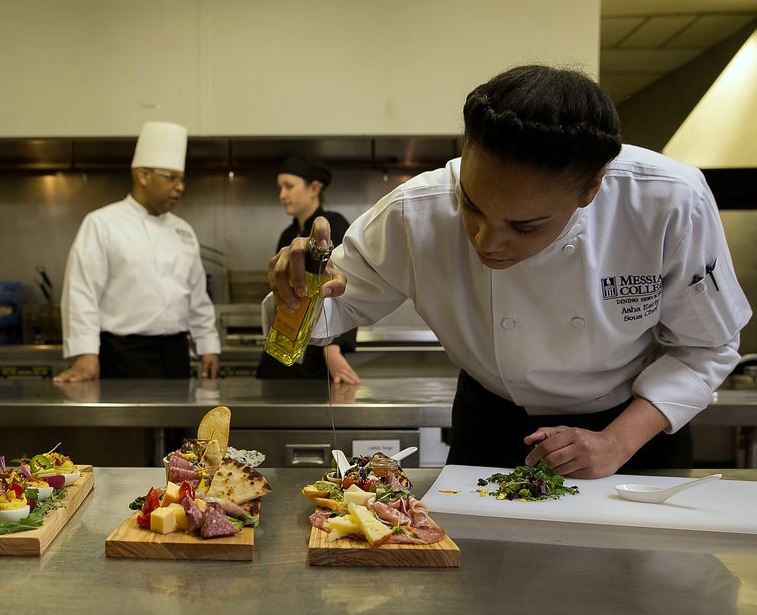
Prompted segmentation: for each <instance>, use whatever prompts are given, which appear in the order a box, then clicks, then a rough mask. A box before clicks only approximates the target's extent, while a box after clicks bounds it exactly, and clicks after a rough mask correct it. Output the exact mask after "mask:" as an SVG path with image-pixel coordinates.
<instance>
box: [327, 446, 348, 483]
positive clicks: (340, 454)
mask: <svg viewBox="0 0 757 615" xmlns="http://www.w3.org/2000/svg"><path fill="white" fill-rule="evenodd" d="M331 454H332V455H333V456H334V461H336V472H337V477H344V475H345V474H346V473H347V470H349V469H350V462H349V461H347V456H346V455H345V454H344V451H342V450H340V449H338V448H337V449H334V450H333V451H332V452H331Z"/></svg>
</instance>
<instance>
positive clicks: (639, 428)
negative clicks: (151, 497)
mask: <svg viewBox="0 0 757 615" xmlns="http://www.w3.org/2000/svg"><path fill="white" fill-rule="evenodd" d="M463 116H464V122H465V134H464V143H463V150H462V157H461V158H460V159H456V160H452V161H450V162H449V163H448V164H447V165H446V166H445V167H444V168H443V169H439V170H436V171H432V172H429V173H424V174H422V175H419V176H418V177H415V178H414V179H411V180H410V181H408V182H407V183H405V184H403V185H402V186H400V187H398V188H397V189H395V190H394V191H393V192H392V193H390V194H389V195H387V196H386V197H384V198H383V199H382V200H381V201H379V202H378V203H377V204H376V205H375V206H374V207H373V208H372V209H371V210H370V211H368V212H367V213H365V214H364V215H363V216H361V217H360V218H359V219H358V220H357V221H356V222H355V223H354V224H353V225H352V226H351V227H350V229H349V231H348V232H347V235H346V236H345V238H344V243H343V244H342V247H341V248H340V249H338V250H336V251H335V252H334V254H333V255H332V260H331V265H330V267H331V271H332V275H333V277H332V280H330V281H329V282H327V283H326V284H325V285H324V286H323V289H322V294H323V295H324V296H326V297H332V299H331V300H327V301H326V302H325V308H324V311H325V312H327V320H328V325H329V329H330V330H331V331H332V332H334V331H342V330H346V329H349V328H351V327H354V326H356V325H363V324H367V323H371V322H374V321H376V320H377V319H379V318H381V317H382V316H383V315H385V314H387V313H388V312H390V311H391V310H392V309H394V308H395V307H396V306H398V305H399V304H400V303H402V301H403V300H405V299H406V298H407V297H410V298H411V299H412V300H413V302H414V304H415V309H416V311H417V312H418V314H420V315H421V316H422V317H423V318H424V320H425V321H426V323H427V324H428V325H429V327H430V328H431V329H432V330H433V331H434V333H435V334H436V335H437V337H438V338H439V340H440V342H441V343H442V344H443V346H444V348H445V350H446V351H447V353H448V354H449V356H450V358H451V359H452V360H453V361H454V362H455V363H456V364H457V365H458V366H459V367H460V375H459V379H458V388H457V393H456V396H455V400H454V403H453V408H452V432H451V442H450V453H449V458H448V463H456V464H467V465H483V466H495V467H514V466H516V465H519V464H522V463H523V462H524V461H525V463H527V464H531V465H533V464H536V463H537V462H539V461H540V460H544V461H545V463H547V464H548V465H549V466H551V467H553V468H555V469H556V470H557V471H558V472H560V473H561V474H563V475H569V476H573V477H577V478H598V477H602V476H607V475H610V474H613V473H615V472H617V471H621V472H624V471H634V470H640V469H645V468H674V467H690V466H691V463H692V451H691V439H690V433H689V430H688V426H687V424H688V422H689V421H690V420H691V419H692V418H693V417H694V416H695V415H696V414H697V413H698V412H700V411H701V410H702V409H703V408H705V407H706V406H707V405H708V404H709V403H710V402H711V400H712V394H713V391H714V390H715V389H716V388H717V387H718V386H719V385H720V384H721V383H722V381H723V380H724V379H725V377H726V376H727V375H728V374H729V373H730V371H731V370H732V369H733V367H734V366H735V365H736V363H737V361H738V358H739V355H738V344H739V332H740V330H741V328H743V326H744V325H745V324H746V323H747V322H748V320H749V318H750V316H751V309H750V307H749V305H748V303H747V300H746V297H745V296H744V293H743V292H742V290H741V288H740V287H739V285H738V282H737V281H736V278H735V275H734V271H733V266H732V263H731V257H730V254H729V251H728V247H727V245H726V240H725V236H724V233H723V228H722V226H721V223H720V219H719V217H718V211H717V207H716V205H715V202H714V199H713V196H712V194H711V192H710V190H709V189H708V187H707V184H706V182H705V180H704V178H703V176H702V174H701V173H700V172H699V171H698V170H697V169H694V168H690V167H687V166H684V165H683V164H680V163H678V162H675V161H673V160H671V159H669V158H666V157H664V156H661V155H659V154H656V153H654V152H651V151H647V150H644V149H641V148H638V147H633V146H628V145H625V146H621V140H620V129H619V121H618V117H617V114H616V112H615V109H614V108H613V106H612V103H611V101H610V99H609V97H608V96H607V95H606V93H605V92H604V91H603V90H602V89H601V88H600V87H599V86H598V85H597V84H596V83H595V82H594V81H592V80H591V79H589V78H588V77H586V76H584V75H582V74H581V73H579V72H577V71H573V70H559V69H556V68H551V67H547V66H523V67H517V68H513V69H511V70H508V71H506V72H504V73H502V74H500V75H498V76H496V77H494V78H493V79H491V80H490V81H489V82H487V83H484V84H483V85H481V86H479V87H477V88H476V89H475V90H473V91H472V92H471V93H470V94H469V96H468V98H467V100H466V102H465V106H464V112H463ZM328 235H329V227H328V223H327V221H326V220H323V219H319V220H317V221H316V223H315V224H314V225H313V236H314V237H315V238H316V240H317V241H319V242H320V243H323V242H324V241H326V240H327V239H328ZM305 244H306V240H304V239H296V240H295V241H293V242H292V244H291V246H290V247H289V248H285V249H284V250H282V251H281V252H280V253H279V255H278V256H277V257H274V259H272V261H271V263H270V265H269V281H270V282H271V285H272V287H273V288H274V289H275V292H274V294H273V298H274V299H275V300H276V301H277V302H279V303H282V304H284V306H285V309H292V308H294V307H296V305H297V303H298V299H297V298H298V296H299V297H301V296H303V294H304V293H303V289H304V285H303V280H304V274H303V253H304V249H305ZM290 273H291V276H292V277H291V279H292V280H293V287H291V286H290V285H289V282H288V281H289V279H290ZM314 337H324V328H323V327H320V328H318V329H317V330H316V332H315V334H314ZM326 341H327V340H326ZM322 343H323V341H322ZM530 447H532V448H530Z"/></svg>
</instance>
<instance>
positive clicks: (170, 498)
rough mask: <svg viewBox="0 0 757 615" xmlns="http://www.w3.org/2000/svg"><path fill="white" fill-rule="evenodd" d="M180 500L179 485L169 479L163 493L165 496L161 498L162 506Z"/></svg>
mask: <svg viewBox="0 0 757 615" xmlns="http://www.w3.org/2000/svg"><path fill="white" fill-rule="evenodd" d="M178 501H179V485H177V484H176V483H172V482H171V481H168V484H167V485H166V492H165V493H164V494H163V498H162V499H161V500H160V505H161V506H168V505H169V504H174V503H176V502H178Z"/></svg>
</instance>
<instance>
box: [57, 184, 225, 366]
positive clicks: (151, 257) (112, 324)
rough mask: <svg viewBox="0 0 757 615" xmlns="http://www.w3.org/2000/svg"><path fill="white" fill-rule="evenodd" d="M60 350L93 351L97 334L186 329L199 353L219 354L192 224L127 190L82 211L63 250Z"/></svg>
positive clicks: (162, 332)
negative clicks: (150, 207)
mask: <svg viewBox="0 0 757 615" xmlns="http://www.w3.org/2000/svg"><path fill="white" fill-rule="evenodd" d="M61 312H62V321H63V355H64V356H65V357H71V356H78V355H80V354H98V353H99V347H100V332H101V331H107V332H109V333H112V334H114V335H134V334H136V335H155V336H157V335H173V334H176V333H180V332H182V331H189V332H190V334H191V336H192V339H193V340H194V342H195V347H196V350H197V353H198V354H199V355H205V354H208V353H220V349H221V346H220V341H219V338H218V332H217V330H216V327H215V310H214V308H213V304H212V302H211V301H210V297H208V293H207V290H206V278H205V270H204V268H203V266H202V260H201V258H200V245H199V242H198V241H197V237H196V236H195V233H194V231H193V230H192V227H191V226H190V225H189V224H188V223H187V222H186V221H184V220H182V219H181V218H179V217H178V216H176V215H175V214H173V213H171V212H168V213H165V214H162V215H160V216H152V215H150V214H149V213H148V212H147V210H146V209H145V208H144V207H143V206H142V205H140V204H139V203H138V202H137V201H135V200H134V198H133V197H132V196H131V195H129V196H127V197H126V198H125V199H124V200H123V201H119V202H117V203H112V204H110V205H106V206H105V207H102V208H100V209H97V210H95V211H93V212H91V213H89V214H88V215H87V216H86V217H85V218H84V221H83V222H82V224H81V227H80V228H79V232H78V233H77V235H76V238H75V239H74V243H73V245H72V247H71V251H70V252H69V256H68V263H67V266H66V275H65V279H64V283H63V295H62V299H61Z"/></svg>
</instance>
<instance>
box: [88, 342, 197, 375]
mask: <svg viewBox="0 0 757 615" xmlns="http://www.w3.org/2000/svg"><path fill="white" fill-rule="evenodd" d="M189 376H190V362H189V337H188V335H187V333H176V334H175V335H157V336H147V335H113V334H112V333H107V332H103V333H100V378H189Z"/></svg>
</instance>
